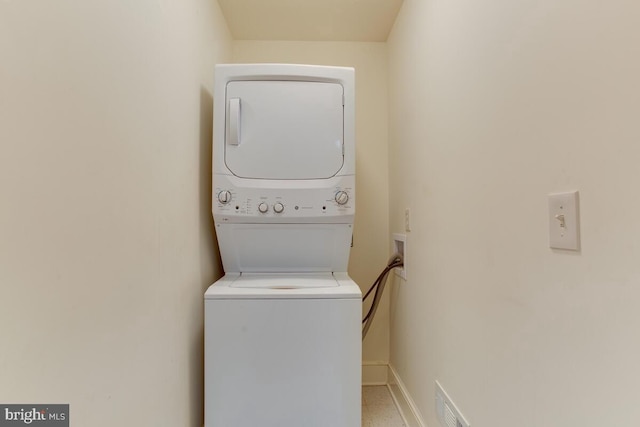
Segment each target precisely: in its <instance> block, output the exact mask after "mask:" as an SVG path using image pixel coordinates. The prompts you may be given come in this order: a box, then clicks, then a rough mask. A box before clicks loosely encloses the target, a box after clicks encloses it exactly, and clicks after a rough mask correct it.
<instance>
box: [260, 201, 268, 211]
mask: <svg viewBox="0 0 640 427" xmlns="http://www.w3.org/2000/svg"><path fill="white" fill-rule="evenodd" d="M258 210H259V211H260V213H267V211H268V210H269V205H268V204H266V203H265V202H262V203H260V204H259V205H258Z"/></svg>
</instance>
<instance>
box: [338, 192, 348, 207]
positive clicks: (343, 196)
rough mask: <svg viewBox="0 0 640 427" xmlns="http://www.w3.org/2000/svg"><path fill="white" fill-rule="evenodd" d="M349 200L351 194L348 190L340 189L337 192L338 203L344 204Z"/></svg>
mask: <svg viewBox="0 0 640 427" xmlns="http://www.w3.org/2000/svg"><path fill="white" fill-rule="evenodd" d="M348 201H349V195H348V194H347V192H346V191H338V192H337V193H336V203H337V204H339V205H344V204H346V203H347V202H348Z"/></svg>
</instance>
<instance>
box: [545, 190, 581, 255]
mask: <svg viewBox="0 0 640 427" xmlns="http://www.w3.org/2000/svg"><path fill="white" fill-rule="evenodd" d="M549 246H550V247H551V248H554V249H567V250H572V251H578V250H580V219H579V207H578V192H577V191H571V192H567V193H553V194H549Z"/></svg>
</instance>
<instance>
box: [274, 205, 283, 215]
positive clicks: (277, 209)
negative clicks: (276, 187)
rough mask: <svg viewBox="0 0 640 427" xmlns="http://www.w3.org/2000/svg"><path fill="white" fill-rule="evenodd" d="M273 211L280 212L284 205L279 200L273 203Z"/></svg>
mask: <svg viewBox="0 0 640 427" xmlns="http://www.w3.org/2000/svg"><path fill="white" fill-rule="evenodd" d="M273 211H274V212H275V213H282V212H283V211H284V205H283V204H282V203H280V202H278V203H276V204H275V205H273Z"/></svg>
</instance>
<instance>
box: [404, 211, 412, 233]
mask: <svg viewBox="0 0 640 427" xmlns="http://www.w3.org/2000/svg"><path fill="white" fill-rule="evenodd" d="M404 231H411V210H409V208H407V209H405V210H404Z"/></svg>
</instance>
